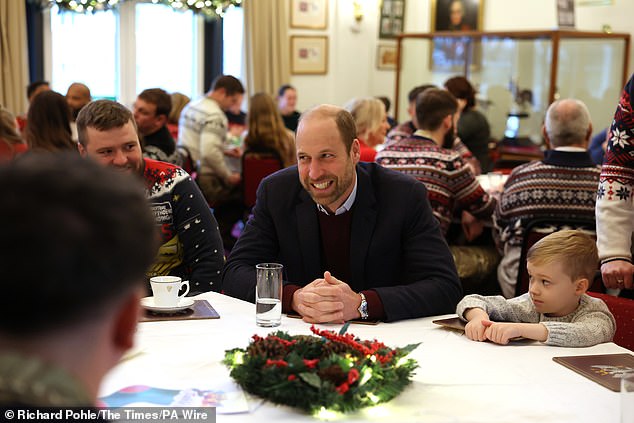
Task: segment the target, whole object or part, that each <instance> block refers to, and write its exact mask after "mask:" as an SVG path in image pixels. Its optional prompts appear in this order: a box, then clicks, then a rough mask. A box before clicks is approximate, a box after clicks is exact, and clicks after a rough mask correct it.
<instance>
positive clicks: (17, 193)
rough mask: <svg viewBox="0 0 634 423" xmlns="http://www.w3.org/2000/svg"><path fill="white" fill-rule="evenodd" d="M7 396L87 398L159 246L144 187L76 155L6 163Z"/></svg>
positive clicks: (0, 271) (3, 372)
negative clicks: (156, 245)
mask: <svg viewBox="0 0 634 423" xmlns="http://www.w3.org/2000/svg"><path fill="white" fill-rule="evenodd" d="M0 190H1V191H2V193H3V195H2V197H1V199H0V228H1V230H2V234H3V237H4V241H5V242H3V243H2V245H3V247H2V257H3V259H2V266H0V277H1V278H2V280H3V281H5V282H6V283H5V286H4V289H3V292H2V296H0V339H1V340H2V341H1V343H0V380H2V384H0V403H3V404H5V405H7V404H12V405H25V406H90V405H92V404H94V401H95V398H96V396H97V393H98V389H99V385H100V382H101V380H102V378H103V376H104V375H105V374H106V372H108V370H109V369H110V368H112V367H113V366H114V365H115V364H116V363H117V362H118V361H119V360H120V358H121V356H122V355H123V353H124V352H125V351H126V350H127V349H129V348H130V347H131V346H132V344H133V337H134V332H135V328H136V324H137V320H138V318H139V300H140V298H141V297H142V295H143V293H144V292H145V290H144V288H145V284H144V281H145V270H146V269H147V267H148V266H149V265H150V263H151V262H152V260H153V258H154V255H155V253H156V248H155V239H156V237H155V223H154V219H153V216H152V214H151V213H150V210H149V207H148V206H147V203H146V200H145V195H144V191H143V188H142V187H141V186H140V184H138V183H137V181H136V180H134V178H131V177H129V176H127V175H123V174H118V173H117V172H113V171H112V170H111V169H108V168H105V167H102V166H99V165H98V164H96V163H94V162H93V161H91V160H85V159H82V158H81V157H80V156H79V155H77V154H73V153H60V154H55V155H53V154H37V153H30V154H27V155H25V156H23V157H21V158H19V159H17V160H15V161H14V162H11V163H8V164H6V165H3V166H0Z"/></svg>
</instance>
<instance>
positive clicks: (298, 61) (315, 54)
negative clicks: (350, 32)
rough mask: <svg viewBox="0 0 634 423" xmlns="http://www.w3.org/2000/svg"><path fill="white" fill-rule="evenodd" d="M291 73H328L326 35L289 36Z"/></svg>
mask: <svg viewBox="0 0 634 423" xmlns="http://www.w3.org/2000/svg"><path fill="white" fill-rule="evenodd" d="M291 73H292V74H295V75H323V74H326V73H328V37H326V36H319V37H312V36H300V35H294V36H292V37H291Z"/></svg>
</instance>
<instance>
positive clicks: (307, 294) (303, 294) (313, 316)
mask: <svg viewBox="0 0 634 423" xmlns="http://www.w3.org/2000/svg"><path fill="white" fill-rule="evenodd" d="M360 304H361V297H360V296H359V294H357V293H356V292H354V291H353V290H352V289H351V288H350V286H349V285H348V284H347V283H345V282H342V281H340V280H339V279H337V278H335V277H334V276H332V275H331V274H330V272H324V277H323V278H320V279H315V280H314V281H312V282H311V283H309V284H308V285H306V286H305V287H303V288H301V289H298V290H297V291H295V294H294V295H293V300H292V302H291V307H292V309H293V310H295V311H296V312H297V313H299V314H300V316H302V320H304V321H305V322H308V323H343V322H345V321H348V320H352V319H356V318H358V317H360V315H359V311H358V308H359V305H360Z"/></svg>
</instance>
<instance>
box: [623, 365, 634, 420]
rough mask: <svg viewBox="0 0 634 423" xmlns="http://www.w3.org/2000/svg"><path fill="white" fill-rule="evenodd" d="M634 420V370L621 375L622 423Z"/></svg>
mask: <svg viewBox="0 0 634 423" xmlns="http://www.w3.org/2000/svg"><path fill="white" fill-rule="evenodd" d="M632 422H634V372H626V373H623V374H622V375H621V423H632Z"/></svg>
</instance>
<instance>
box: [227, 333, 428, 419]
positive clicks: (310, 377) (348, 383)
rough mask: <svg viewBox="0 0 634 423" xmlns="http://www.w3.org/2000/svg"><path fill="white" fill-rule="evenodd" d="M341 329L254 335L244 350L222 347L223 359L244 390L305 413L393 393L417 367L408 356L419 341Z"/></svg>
mask: <svg viewBox="0 0 634 423" xmlns="http://www.w3.org/2000/svg"><path fill="white" fill-rule="evenodd" d="M346 329H347V325H346V326H344V327H343V328H342V330H341V331H340V332H339V334H337V333H335V332H332V331H326V330H319V329H317V328H315V327H314V326H312V327H311V331H312V332H313V333H314V334H315V335H317V336H313V335H294V336H290V335H288V334H287V333H286V332H282V331H278V332H275V333H273V334H270V335H268V336H267V337H266V338H262V337H260V336H258V335H254V336H253V338H252V341H251V343H250V344H249V346H248V347H247V348H246V349H242V348H234V349H232V350H227V351H226V353H225V360H224V363H225V364H226V365H227V366H228V367H230V369H231V377H233V378H234V379H235V380H236V382H237V383H238V384H239V385H240V386H241V387H242V388H243V389H244V390H246V391H247V392H249V393H251V394H254V395H257V396H260V397H263V398H265V399H268V400H270V401H272V402H274V403H278V404H284V405H290V406H292V407H298V408H301V409H302V410H305V411H307V412H310V413H319V412H323V411H326V410H328V411H336V412H348V411H353V410H357V409H360V408H362V407H367V406H373V405H376V404H378V403H381V402H386V401H389V400H391V399H392V398H394V397H396V396H397V395H398V394H399V393H400V392H401V391H402V390H403V389H404V388H405V387H406V386H407V385H408V384H409V383H410V382H411V376H412V375H413V373H414V370H415V369H416V368H417V367H418V364H417V363H416V361H415V360H413V359H408V358H407V355H408V354H409V353H410V352H411V351H412V350H414V349H415V348H416V347H417V346H418V345H419V344H410V345H408V346H406V347H404V348H394V349H392V348H389V347H387V346H385V344H383V343H382V342H378V341H377V340H374V341H362V340H359V339H356V338H355V337H354V336H353V335H351V334H346V333H345V330H346Z"/></svg>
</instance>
